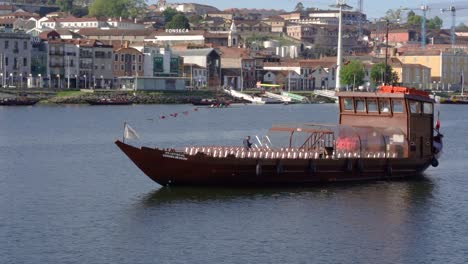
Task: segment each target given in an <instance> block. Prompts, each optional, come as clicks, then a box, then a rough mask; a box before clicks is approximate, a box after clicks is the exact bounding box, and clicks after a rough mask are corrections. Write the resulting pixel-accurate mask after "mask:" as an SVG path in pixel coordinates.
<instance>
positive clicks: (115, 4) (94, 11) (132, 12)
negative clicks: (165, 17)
mask: <svg viewBox="0 0 468 264" xmlns="http://www.w3.org/2000/svg"><path fill="white" fill-rule="evenodd" d="M144 6H146V3H145V0H95V1H94V2H93V3H92V4H91V6H90V7H89V15H90V16H95V17H129V16H131V17H136V16H137V15H138V14H140V12H142V11H141V10H140V9H141V8H142V7H144Z"/></svg>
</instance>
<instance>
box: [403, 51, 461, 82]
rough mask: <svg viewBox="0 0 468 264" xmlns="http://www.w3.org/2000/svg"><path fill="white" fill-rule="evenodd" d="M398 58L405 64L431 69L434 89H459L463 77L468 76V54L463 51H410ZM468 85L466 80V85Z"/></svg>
mask: <svg viewBox="0 0 468 264" xmlns="http://www.w3.org/2000/svg"><path fill="white" fill-rule="evenodd" d="M397 58H398V59H399V60H400V61H401V62H402V63H403V64H421V65H424V66H426V67H428V68H430V76H431V81H432V86H433V88H440V89H444V90H446V89H451V90H454V89H459V88H460V86H461V81H462V79H466V78H463V77H462V76H468V54H467V53H466V52H463V51H460V50H458V51H441V50H424V51H408V52H404V53H403V54H402V55H397ZM467 84H468V81H467V80H464V85H465V86H466V85H467Z"/></svg>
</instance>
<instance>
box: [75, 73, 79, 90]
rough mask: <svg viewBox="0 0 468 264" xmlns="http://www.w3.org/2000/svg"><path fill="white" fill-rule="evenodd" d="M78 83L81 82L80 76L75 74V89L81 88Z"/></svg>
mask: <svg viewBox="0 0 468 264" xmlns="http://www.w3.org/2000/svg"><path fill="white" fill-rule="evenodd" d="M78 81H79V78H78V75H77V74H75V86H76V87H75V88H76V89H79V87H78V86H79V83H78Z"/></svg>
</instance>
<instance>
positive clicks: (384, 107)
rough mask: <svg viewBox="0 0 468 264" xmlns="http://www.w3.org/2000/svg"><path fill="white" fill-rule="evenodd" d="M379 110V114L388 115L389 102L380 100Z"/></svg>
mask: <svg viewBox="0 0 468 264" xmlns="http://www.w3.org/2000/svg"><path fill="white" fill-rule="evenodd" d="M379 109H380V113H390V100H388V99H380V100H379Z"/></svg>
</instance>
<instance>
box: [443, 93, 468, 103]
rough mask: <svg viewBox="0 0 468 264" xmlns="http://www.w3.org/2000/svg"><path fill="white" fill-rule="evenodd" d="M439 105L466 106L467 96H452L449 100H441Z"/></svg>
mask: <svg viewBox="0 0 468 264" xmlns="http://www.w3.org/2000/svg"><path fill="white" fill-rule="evenodd" d="M439 103H441V104H468V95H453V96H451V97H450V98H441V99H440V101H439Z"/></svg>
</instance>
